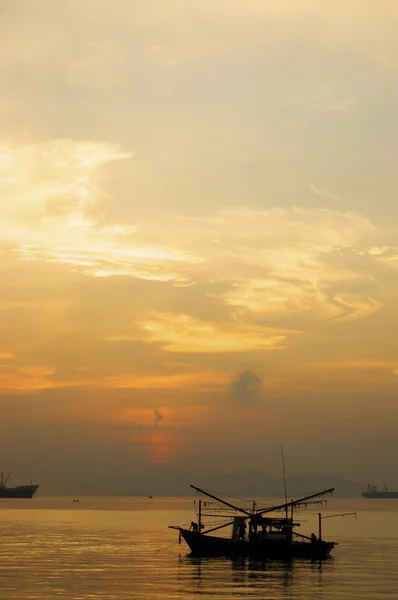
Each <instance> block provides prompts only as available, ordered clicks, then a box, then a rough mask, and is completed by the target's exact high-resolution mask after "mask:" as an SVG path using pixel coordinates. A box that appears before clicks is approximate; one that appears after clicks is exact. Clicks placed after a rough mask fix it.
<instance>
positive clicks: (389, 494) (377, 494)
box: [362, 492, 398, 498]
mask: <svg viewBox="0 0 398 600" xmlns="http://www.w3.org/2000/svg"><path fill="white" fill-rule="evenodd" d="M362 497H363V498H398V492H362Z"/></svg>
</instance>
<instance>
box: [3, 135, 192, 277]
mask: <svg viewBox="0 0 398 600" xmlns="http://www.w3.org/2000/svg"><path fill="white" fill-rule="evenodd" d="M130 157H131V155H130V154H128V153H126V152H123V151H121V150H120V148H118V147H117V146H113V145H110V144H107V143H98V142H91V141H89V142H76V141H72V140H50V141H47V142H44V143H41V144H36V145H33V146H25V147H13V146H3V147H1V148H0V195H1V197H3V198H4V200H6V198H9V197H12V198H13V201H12V202H7V201H4V202H2V203H1V207H0V217H1V218H2V223H1V224H0V231H1V236H2V241H3V244H6V245H7V246H8V247H9V249H10V252H11V254H14V255H16V256H19V257H20V258H21V259H22V260H25V261H30V260H40V261H45V262H49V263H59V264H63V265H66V266H67V267H68V268H70V269H71V270H74V271H78V272H80V273H83V274H86V275H92V276H95V277H107V276H111V275H119V276H127V277H137V278H141V279H149V280H155V281H175V282H176V283H180V284H184V283H187V280H186V278H185V277H183V276H181V275H180V274H179V273H178V270H176V265H178V264H195V263H197V262H200V260H201V259H200V258H198V257H195V256H190V255H188V254H186V253H184V252H181V251H180V250H178V249H175V248H172V247H171V248H170V247H169V246H168V245H167V244H164V245H163V246H161V245H158V246H155V245H151V246H145V245H141V244H138V243H137V242H135V241H134V234H135V231H136V228H135V227H134V226H133V225H120V224H117V223H116V224H115V223H107V222H106V219H105V218H104V215H103V214H101V212H100V206H99V205H100V201H101V200H102V199H103V198H102V192H101V190H100V188H99V187H98V185H97V183H96V175H97V171H98V169H99V168H100V167H101V165H103V164H105V163H109V162H110V161H115V160H125V159H128V158H130Z"/></svg>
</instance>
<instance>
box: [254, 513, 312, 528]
mask: <svg viewBox="0 0 398 600" xmlns="http://www.w3.org/2000/svg"><path fill="white" fill-rule="evenodd" d="M250 521H251V523H252V524H253V525H270V526H272V527H300V523H297V522H294V521H293V519H286V518H277V517H263V516H262V515H253V516H252V517H251V518H250Z"/></svg>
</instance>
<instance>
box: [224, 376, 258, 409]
mask: <svg viewBox="0 0 398 600" xmlns="http://www.w3.org/2000/svg"><path fill="white" fill-rule="evenodd" d="M261 388H262V383H261V378H260V377H259V376H258V375H257V374H256V373H253V372H252V371H243V372H242V373H239V375H237V376H236V377H235V379H234V380H233V381H232V382H231V383H230V385H229V389H230V391H231V393H232V396H233V398H234V399H235V400H237V401H238V402H241V403H245V404H246V403H253V402H255V401H257V400H258V399H259V397H260V394H261Z"/></svg>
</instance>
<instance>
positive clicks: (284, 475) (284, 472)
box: [281, 444, 288, 519]
mask: <svg viewBox="0 0 398 600" xmlns="http://www.w3.org/2000/svg"><path fill="white" fill-rule="evenodd" d="M281 455H282V468H283V484H284V486H285V503H286V519H287V518H288V514H287V511H288V509H287V483H286V469H285V456H284V454H283V446H282V444H281Z"/></svg>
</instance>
